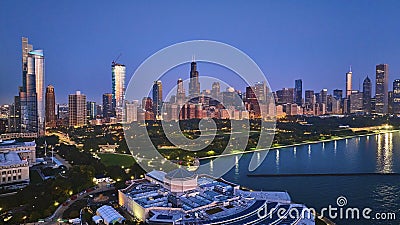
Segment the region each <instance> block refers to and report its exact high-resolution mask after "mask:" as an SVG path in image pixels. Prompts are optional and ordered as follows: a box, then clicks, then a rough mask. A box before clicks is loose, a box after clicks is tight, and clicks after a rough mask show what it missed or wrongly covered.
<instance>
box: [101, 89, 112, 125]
mask: <svg viewBox="0 0 400 225" xmlns="http://www.w3.org/2000/svg"><path fill="white" fill-rule="evenodd" d="M112 96H113V95H112V94H111V93H105V94H103V118H105V119H107V120H108V119H110V118H111V117H114V109H113V104H112Z"/></svg>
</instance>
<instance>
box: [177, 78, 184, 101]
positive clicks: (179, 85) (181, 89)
mask: <svg viewBox="0 0 400 225" xmlns="http://www.w3.org/2000/svg"><path fill="white" fill-rule="evenodd" d="M176 85H177V88H176V103H177V104H179V105H182V104H184V103H185V99H186V94H185V88H184V87H183V80H182V79H181V78H179V79H178V81H177V83H176Z"/></svg>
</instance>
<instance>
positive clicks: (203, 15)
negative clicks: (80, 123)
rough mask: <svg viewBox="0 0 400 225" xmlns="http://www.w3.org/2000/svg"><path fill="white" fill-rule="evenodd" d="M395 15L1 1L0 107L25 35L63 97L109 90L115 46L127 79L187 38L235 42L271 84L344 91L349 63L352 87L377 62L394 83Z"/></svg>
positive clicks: (363, 10) (399, 17)
mask: <svg viewBox="0 0 400 225" xmlns="http://www.w3.org/2000/svg"><path fill="white" fill-rule="evenodd" d="M399 12H400V1H395V0H394V1H389V0H387V1H386V0H385V1H377V0H376V1H369V0H360V1H339V0H337V1H318V0H314V1H307V0H304V1H46V0H41V1H18V0H17V1H15V0H2V1H0V43H1V44H0V78H1V79H0V104H3V103H10V102H11V101H12V96H14V95H17V93H18V86H19V85H21V37H22V36H27V37H29V41H30V43H32V44H33V45H34V48H37V49H44V54H45V57H46V68H45V74H46V75H45V76H46V82H45V83H46V85H47V84H52V85H54V87H55V91H56V98H57V102H60V103H63V102H66V101H67V96H68V94H70V93H73V92H75V91H76V90H81V91H82V92H83V93H85V94H86V95H87V96H88V97H87V98H88V100H94V101H98V102H99V101H100V99H101V95H102V94H103V93H105V92H111V61H112V60H113V59H114V58H116V57H117V56H118V55H119V53H122V56H121V58H120V60H119V61H120V62H121V63H124V64H126V66H127V79H129V78H130V77H131V75H132V74H133V72H134V71H135V69H136V68H137V67H138V66H139V65H140V63H142V62H143V61H144V60H145V59H146V58H147V57H149V56H150V55H151V54H153V53H155V52H156V51H158V50H159V49H161V48H164V47H166V46H168V45H171V44H174V43H177V42H181V41H187V40H193V39H210V40H216V41H221V42H225V43H227V44H230V45H233V46H235V47H237V48H239V49H241V50H242V51H244V52H245V53H247V54H248V55H249V56H250V57H251V58H252V59H253V60H254V61H255V62H256V63H257V64H258V65H259V66H260V68H261V69H262V70H263V72H264V73H265V74H267V77H268V80H269V82H270V84H271V87H272V89H273V90H276V89H280V88H282V87H293V86H294V80H295V79H297V78H302V79H303V89H304V90H305V89H315V90H321V89H322V88H328V89H329V92H331V91H332V89H335V88H340V89H344V85H345V73H346V72H347V71H348V68H349V65H352V67H353V74H354V75H353V76H354V79H353V83H355V85H354V86H355V89H357V88H358V83H359V81H360V82H362V79H363V78H364V77H365V76H366V75H369V76H370V77H371V78H372V81H373V82H374V81H375V72H374V70H375V65H376V64H378V63H388V64H389V70H390V81H391V82H392V81H393V79H395V78H400V14H399ZM187 70H189V68H187ZM199 70H200V74H202V70H201V67H200V68H199ZM210 73H212V71H207V74H210ZM179 76H180V77H183V78H185V77H184V76H188V72H187V73H186V74H182V75H179ZM391 86H392V85H391V84H390V86H389V87H390V88H389V89H391ZM236 88H238V87H236ZM202 89H203V88H202ZM238 89H242V90H244V87H242V88H238Z"/></svg>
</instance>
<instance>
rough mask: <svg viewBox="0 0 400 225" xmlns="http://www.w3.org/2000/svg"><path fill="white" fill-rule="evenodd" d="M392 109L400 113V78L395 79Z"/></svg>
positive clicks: (395, 112)
mask: <svg viewBox="0 0 400 225" xmlns="http://www.w3.org/2000/svg"><path fill="white" fill-rule="evenodd" d="M392 99H393V100H392V111H393V113H394V114H397V115H398V114H400V80H399V79H396V80H394V81H393V98H392Z"/></svg>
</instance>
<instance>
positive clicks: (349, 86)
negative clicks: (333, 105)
mask: <svg viewBox="0 0 400 225" xmlns="http://www.w3.org/2000/svg"><path fill="white" fill-rule="evenodd" d="M352 76H353V72H351V67H350V70H349V72H347V73H346V98H350V95H351V91H352V90H353V87H352Z"/></svg>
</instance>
